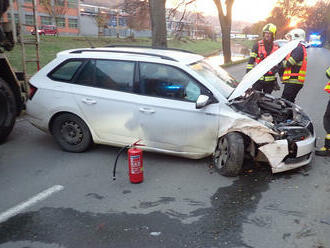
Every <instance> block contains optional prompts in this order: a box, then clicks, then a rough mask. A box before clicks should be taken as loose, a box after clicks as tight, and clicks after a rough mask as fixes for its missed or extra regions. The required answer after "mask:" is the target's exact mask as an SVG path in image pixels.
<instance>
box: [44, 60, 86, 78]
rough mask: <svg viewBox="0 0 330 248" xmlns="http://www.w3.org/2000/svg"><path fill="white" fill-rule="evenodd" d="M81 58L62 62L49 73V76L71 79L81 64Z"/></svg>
mask: <svg viewBox="0 0 330 248" xmlns="http://www.w3.org/2000/svg"><path fill="white" fill-rule="evenodd" d="M82 63H83V61H81V60H72V61H68V62H64V63H62V64H61V65H60V66H58V67H57V68H56V69H55V70H54V71H52V72H51V73H50V74H49V77H50V78H51V79H54V80H59V81H71V80H72V78H73V76H74V74H75V73H76V71H77V70H78V69H79V67H80V66H81V65H82Z"/></svg>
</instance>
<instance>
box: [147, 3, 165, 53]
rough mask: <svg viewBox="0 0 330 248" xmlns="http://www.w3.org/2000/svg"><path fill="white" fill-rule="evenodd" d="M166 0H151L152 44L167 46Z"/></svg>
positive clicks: (154, 45)
mask: <svg viewBox="0 0 330 248" xmlns="http://www.w3.org/2000/svg"><path fill="white" fill-rule="evenodd" d="M165 3H166V0H149V8H150V19H151V32H152V46H153V47H167V30H166V17H165V15H166V11H165Z"/></svg>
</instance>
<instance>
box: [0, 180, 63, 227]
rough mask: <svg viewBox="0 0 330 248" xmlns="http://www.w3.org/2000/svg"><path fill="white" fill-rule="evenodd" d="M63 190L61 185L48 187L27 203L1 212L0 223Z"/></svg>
mask: <svg viewBox="0 0 330 248" xmlns="http://www.w3.org/2000/svg"><path fill="white" fill-rule="evenodd" d="M63 189H64V186H62V185H54V186H53V187H50V188H49V189H46V190H44V191H42V192H40V193H39V194H37V195H35V196H33V197H31V198H30V199H28V200H27V201H25V202H21V203H20V204H18V205H17V206H15V207H12V208H10V209H8V210H7V211H6V212H3V213H1V214H0V223H1V222H4V221H6V220H8V219H9V218H11V217H13V216H15V215H17V214H19V213H20V212H22V211H23V210H24V209H26V208H29V207H31V206H33V205H34V204H36V203H37V202H40V201H42V200H45V199H46V198H47V197H49V196H50V195H52V194H54V193H56V192H58V191H61V190H63Z"/></svg>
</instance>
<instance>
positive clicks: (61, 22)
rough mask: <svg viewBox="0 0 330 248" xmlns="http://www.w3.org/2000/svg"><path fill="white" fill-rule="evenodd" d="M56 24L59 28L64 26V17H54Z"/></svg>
mask: <svg viewBox="0 0 330 248" xmlns="http://www.w3.org/2000/svg"><path fill="white" fill-rule="evenodd" d="M56 26H57V27H59V28H65V18H63V17H56Z"/></svg>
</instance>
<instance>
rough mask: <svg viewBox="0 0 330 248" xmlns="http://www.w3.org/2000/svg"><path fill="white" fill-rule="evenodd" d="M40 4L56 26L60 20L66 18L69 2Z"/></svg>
mask: <svg viewBox="0 0 330 248" xmlns="http://www.w3.org/2000/svg"><path fill="white" fill-rule="evenodd" d="M40 4H41V5H43V6H44V7H45V9H46V10H47V12H48V14H49V15H50V16H51V17H52V18H53V19H54V20H55V23H56V24H58V22H59V18H61V17H62V16H64V15H65V14H66V13H67V11H68V1H67V0H40Z"/></svg>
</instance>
